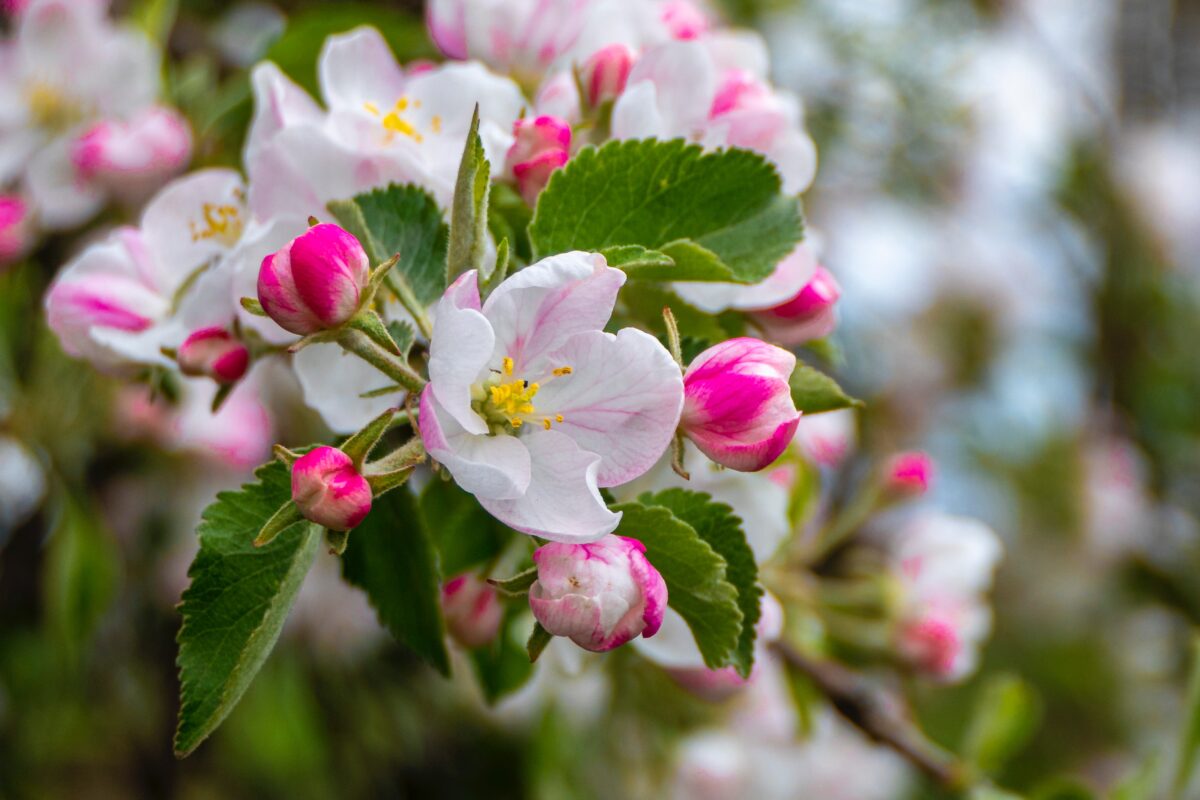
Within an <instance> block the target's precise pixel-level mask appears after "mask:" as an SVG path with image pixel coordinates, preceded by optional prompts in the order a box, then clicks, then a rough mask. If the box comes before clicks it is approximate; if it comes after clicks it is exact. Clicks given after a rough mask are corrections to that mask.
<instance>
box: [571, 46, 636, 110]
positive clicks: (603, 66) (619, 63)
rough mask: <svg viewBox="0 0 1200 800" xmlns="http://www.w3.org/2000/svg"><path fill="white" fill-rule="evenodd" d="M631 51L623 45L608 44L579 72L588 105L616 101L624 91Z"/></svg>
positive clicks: (632, 57)
mask: <svg viewBox="0 0 1200 800" xmlns="http://www.w3.org/2000/svg"><path fill="white" fill-rule="evenodd" d="M633 59H634V56H633V51H632V50H630V49H629V48H628V47H626V46H625V45H623V44H610V45H609V46H608V47H604V48H601V49H599V50H597V51H596V52H595V53H593V54H592V56H591V58H589V59H588V60H587V61H586V62H584V65H583V69H582V70H581V72H580V77H581V79H582V83H583V86H584V89H586V90H587V95H588V98H587V99H588V103H589V104H590V105H591V106H592V107H595V106H598V105H600V104H601V103H603V102H605V101H607V100H616V99H617V96H618V95H619V94H621V92H623V91H625V84H626V83H628V81H629V71H630V70H631V69H633Z"/></svg>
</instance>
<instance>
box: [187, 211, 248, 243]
mask: <svg viewBox="0 0 1200 800" xmlns="http://www.w3.org/2000/svg"><path fill="white" fill-rule="evenodd" d="M201 208H202V212H201V213H202V214H203V221H202V223H201V224H199V225H197V224H196V222H195V221H194V220H193V221H192V222H191V223H189V227H190V228H191V231H192V241H193V242H198V241H200V240H201V239H216V240H217V241H219V242H221V243H222V244H224V245H227V246H233V245H235V244H237V241H238V239H239V238H240V237H241V235H242V212H241V209H239V208H238V207H237V206H219V205H216V204H215V203H205V204H204V205H203V206H202V207H201Z"/></svg>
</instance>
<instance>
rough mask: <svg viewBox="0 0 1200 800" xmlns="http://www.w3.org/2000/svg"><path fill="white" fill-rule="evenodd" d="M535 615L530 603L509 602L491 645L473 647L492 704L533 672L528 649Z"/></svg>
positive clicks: (475, 663) (473, 659)
mask: <svg viewBox="0 0 1200 800" xmlns="http://www.w3.org/2000/svg"><path fill="white" fill-rule="evenodd" d="M531 619H532V616H531V615H530V613H529V606H528V604H526V603H506V604H505V609H504V620H503V621H502V622H501V624H500V632H499V633H498V634H497V635H496V638H495V639H493V640H492V642H491V644H489V645H488V646H487V647H477V648H475V649H473V650H471V651H470V657H471V664H472V666H473V667H474V668H475V675H476V677H477V678H478V679H479V686H480V688H481V689H482V690H483V696H484V699H486V700H487V702H488V703H489V704H494V703H495V702H496V701H497V700H499V699H500V698H502V697H504V696H505V695H508V694H511V693H512V692H515V691H516V690H517V689H520V688H521V687H522V686H524V685H525V682H526V681H528V680H529V678H530V676H531V675H533V664H532V663H530V661H529V653H528V652H527V651H526V649H525V645H526V641H527V636H528V634H526V631H528V630H529V623H530V621H531Z"/></svg>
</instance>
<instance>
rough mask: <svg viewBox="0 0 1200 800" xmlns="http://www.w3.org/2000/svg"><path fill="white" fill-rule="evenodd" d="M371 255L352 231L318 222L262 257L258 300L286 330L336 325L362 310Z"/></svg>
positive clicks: (302, 333)
mask: <svg viewBox="0 0 1200 800" xmlns="http://www.w3.org/2000/svg"><path fill="white" fill-rule="evenodd" d="M370 270H371V265H370V260H369V259H368V258H367V253H366V251H365V250H363V247H362V245H361V244H360V243H359V241H358V239H356V238H355V237H354V235H353V234H351V233H349V232H348V231H346V230H344V229H342V228H339V227H338V226H337V225H332V224H329V223H324V224H321V225H314V226H313V227H311V228H309V229H308V230H307V231H305V232H304V233H302V234H301V235H300V236H297V237H296V238H295V239H293V240H292V241H291V242H289V243H288V244H287V246H285V247H283V248H281V249H280V250H279V251H277V252H275V253H272V254H271V255H269V256H267V257H266V258H264V259H263V262H262V267H261V268H260V269H259V272H258V300H259V302H260V303H262V307H263V311H265V312H267V316H269V317H270V318H271V319H273V320H274V321H275V323H276V324H277V325H279V327H281V328H283V329H284V330H286V331H290V332H292V333H295V334H298V335H300V336H306V335H308V334H310V333H316V332H317V331H321V330H326V329H328V328H336V327H338V326H339V325H342V324H344V323H345V322H346V321H348V320H349V319H350V317H352V316H353V315H354V313H355V312H356V311H357V310H358V306H359V301H360V299H361V297H362V292H363V290H364V289H366V286H367V280H368V278H369V277H370Z"/></svg>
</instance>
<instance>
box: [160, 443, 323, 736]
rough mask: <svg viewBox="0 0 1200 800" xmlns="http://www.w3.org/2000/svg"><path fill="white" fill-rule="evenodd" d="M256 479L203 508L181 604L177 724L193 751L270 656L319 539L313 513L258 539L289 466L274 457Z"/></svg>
mask: <svg viewBox="0 0 1200 800" xmlns="http://www.w3.org/2000/svg"><path fill="white" fill-rule="evenodd" d="M255 475H256V476H257V477H258V483H252V484H248V485H246V486H243V487H242V488H241V490H240V491H237V492H222V493H221V494H219V495H217V500H216V502H215V503H213V504H212V505H210V506H209V507H208V508H206V509H205V510H204V514H203V517H202V519H201V523H200V528H199V530H198V532H197V534H198V536H199V539H200V552H199V553H197V554H196V559H195V560H194V561H193V562H192V566H191V568H190V569H189V570H188V577H190V578H191V579H192V582H191V585H190V586H189V587H188V588H187V589H186V590H185V591H184V593H183V603H182V604H181V605H180V607H179V611H180V614H181V616H182V617H183V625H182V626H181V627H180V629H179V637H178V641H179V658H178V661H177V664H178V666H179V682H180V695H181V697H180V709H179V727H178V729H177V730H176V733H175V752H176V754H178V755H180V756H185V755H187V754H189V753H191V752H192V751H193V750H195V749H196V747H197V746H199V744H200V743H201V742H202V741H204V739H205V738H207V737H208V735H209V734H210V733H212V732H213V730H215V729H216V727H217V726H218V725H220V724H221V721H222V720H224V719H225V717H226V716H227V715H228V714H229V711H230V710H231V709H232V708H233V707H234V705H236V704H237V702H238V700H239V699H241V697H242V695H243V694H244V693H245V691H246V688H247V687H248V686H249V685H250V681H251V680H253V678H254V675H255V673H257V672H258V670H259V667H261V666H262V664H263V662H264V661H265V660H266V658H267V655H268V654H269V653H270V652H271V648H272V647H273V646H274V645H275V640H276V639H278V638H279V632H280V631H281V630H282V629H283V622H284V619H285V618H286V617H287V613H288V610H289V609H290V608H291V606H292V602H293V601H294V600H295V599H296V594H297V593H298V592H299V591H300V584H301V583H302V582H303V580H304V576H305V574H307V572H308V569H309V567H310V566H312V562H313V558H314V557H315V556H316V553H317V547H318V545H319V543H320V541H321V536H320V529H319V528H318V527H317V526H316V525H313V524H311V523H309V522H307V521H302V522H298V523H296V524H295V525H292V526H291V527H289V528H288V529H287V530H285V531H283V532H282V533H280V534H279V536H277V537H276V538H275V540H274V541H272V542H271V543H270V544H268V545H266V546H264V547H260V548H255V547H254V545H253V540H254V537H255V535H256V534H257V533H258V531H259V529H260V528H262V526H263V524H264V523H265V522H266V521H267V519H269V518H270V517H271V515H272V514H274V513H275V511H276V509H278V508H279V507H280V506H281V505H282V504H283V503H285V502H287V501H288V500H289V499H290V498H291V479H290V475H289V471H288V469H287V467H285V466H284V465H283V464H281V463H279V462H277V461H275V462H272V463H270V464H267V465H266V466H263V467H260V468H259V469H258V471H257V472H256V473H255Z"/></svg>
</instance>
